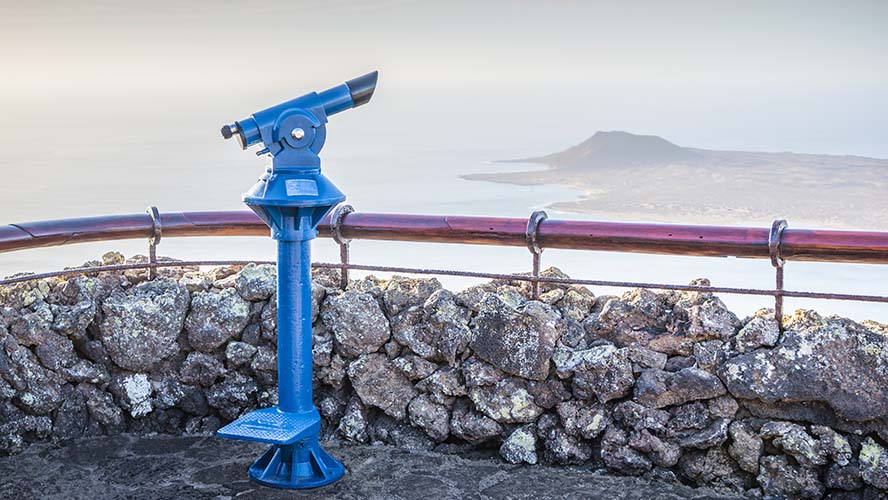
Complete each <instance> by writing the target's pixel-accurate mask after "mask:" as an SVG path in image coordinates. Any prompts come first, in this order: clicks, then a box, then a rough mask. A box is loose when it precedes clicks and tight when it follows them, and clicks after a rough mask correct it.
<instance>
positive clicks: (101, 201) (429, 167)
mask: <svg viewBox="0 0 888 500" xmlns="http://www.w3.org/2000/svg"><path fill="white" fill-rule="evenodd" d="M194 128H195V127H194V126H193V124H188V123H183V124H181V125H180V126H177V127H173V128H172V129H171V130H172V132H175V131H177V130H178V131H181V132H182V133H181V134H176V133H166V134H159V135H149V134H138V133H126V132H125V133H122V134H119V135H114V136H112V137H110V139H109V137H108V136H106V135H105V134H103V133H102V130H100V129H99V128H98V127H96V128H92V129H91V128H90V127H89V126H82V127H80V128H78V129H77V130H73V131H72V132H71V133H70V134H67V135H66V134H61V133H56V132H59V130H60V128H55V129H52V130H53V133H52V134H51V135H52V136H53V137H55V138H56V143H55V144H53V145H52V147H47V143H46V142H45V141H43V140H42V137H40V136H31V135H27V136H26V135H25V134H21V135H20V136H19V137H17V138H15V139H16V140H15V141H10V142H15V143H16V144H17V147H16V148H7V149H5V150H4V151H3V152H2V153H0V172H3V173H4V178H5V179H7V182H5V183H3V184H2V185H0V197H2V199H3V200H5V201H4V204H3V211H2V214H3V220H4V222H6V223H8V222H22V221H30V220H42V219H53V218H67V217H78V216H89V215H101V214H116V213H133V212H141V211H143V210H144V209H145V207H147V206H149V205H156V206H158V207H159V209H160V210H161V212H164V211H199V210H230V209H239V208H243V205H242V204H241V202H240V194H241V193H242V192H243V191H245V190H246V189H247V188H249V187H250V186H251V185H252V183H253V182H254V180H255V178H256V177H257V176H258V175H259V174H261V173H262V170H263V164H264V159H262V158H255V157H254V156H253V155H252V153H251V152H242V151H240V150H239V149H238V148H237V147H236V145H235V144H233V143H225V142H223V141H222V140H221V139H220V138H218V136H217V135H216V131H215V129H212V130H207V131H201V132H200V133H199V134H196V133H194V132H189V133H186V132H185V130H191V131H193V130H194ZM31 130H32V131H33V129H31ZM0 132H5V133H6V137H7V138H9V137H10V135H14V133H15V130H13V128H12V127H9V126H7V128H6V129H5V130H4V129H2V128H0ZM328 144H330V143H328ZM328 147H329V151H327V150H325V151H324V152H323V154H322V157H323V168H324V171H325V173H326V174H327V175H328V176H329V177H330V178H331V179H332V180H333V181H334V182H335V183H336V184H337V185H338V186H339V187H340V188H341V189H342V190H343V191H344V192H345V193H346V195H347V196H348V201H347V202H348V203H351V204H352V205H354V207H355V208H356V210H357V211H366V212H382V213H386V212H389V213H412V214H449V215H487V216H502V217H527V216H529V215H530V213H531V212H532V211H534V210H539V209H544V208H545V207H546V206H547V205H548V204H550V203H553V202H556V201H566V200H572V199H575V198H576V197H577V196H578V195H579V193H578V192H577V191H575V190H573V189H571V188H568V187H564V186H557V185H552V186H548V185H547V186H514V185H507V184H496V183H488V182H478V181H468V180H464V179H461V178H460V175H462V174H468V173H484V172H491V173H492V172H503V171H508V170H512V169H514V170H516V171H518V170H527V169H529V168H540V167H539V166H533V165H527V164H517V163H510V164H503V163H494V160H498V159H503V158H515V157H521V156H523V155H527V154H528V151H527V150H482V149H471V150H459V149H454V150H444V151H440V150H439V151H434V150H425V151H410V150H395V151H391V150H390V151H379V148H377V151H375V152H374V151H370V152H354V153H343V152H342V149H341V147H340V148H334V147H331V146H328ZM35 150H36V153H39V154H35ZM548 213H549V217H550V218H553V219H556V218H557V219H583V218H584V216H582V215H580V214H572V213H562V212H557V211H553V210H549V211H548ZM611 220H619V216H618V215H616V214H615V216H614V217H613V218H612V219H611ZM762 225H763V226H767V225H768V224H767V222H764V223H763V224H762ZM146 245H147V244H146V242H145V241H133V240H129V241H113V242H98V243H87V244H80V245H71V246H66V247H59V248H45V249H36V250H28V251H20V252H13V253H6V254H0V275H9V274H12V273H16V272H22V271H36V272H39V271H48V270H53V269H60V268H62V267H64V266H72V265H77V264H80V263H82V262H84V261H86V260H90V259H96V258H98V257H99V256H100V255H101V254H102V253H104V252H106V251H110V250H117V251H121V252H123V253H124V254H126V255H128V256H129V255H133V254H136V253H143V254H144V253H145V252H146V248H147V247H146ZM159 254H161V255H165V256H170V257H175V258H180V259H256V260H273V259H274V255H275V246H274V243H273V241H272V240H271V239H270V238H264V237H234V238H178V239H172V238H167V239H164V240H163V241H162V243H161V245H160V246H159ZM351 255H352V261H353V262H355V263H361V264H378V265H394V266H410V267H414V266H415V267H426V268H455V269H464V270H472V271H487V272H500V273H508V272H527V271H529V270H530V267H531V256H530V253H529V252H528V251H527V249H525V248H506V247H486V246H477V245H471V246H468V245H448V244H437V243H402V242H378V241H356V242H353V243H352V249H351ZM314 259H315V260H316V261H336V260H337V259H338V249H337V247H336V245H335V244H333V242H332V241H331V240H329V239H319V240H318V241H317V242H316V244H315V246H314ZM542 263H543V267H544V268H545V267H548V266H556V267H558V268H560V269H561V270H562V271H564V272H566V273H567V274H568V275H570V276H572V277H577V278H588V279H602V280H621V281H645V282H665V283H682V284H683V283H687V282H689V281H691V280H692V279H694V278H698V277H706V278H709V279H710V280H711V281H712V283H713V284H714V285H718V286H740V287H756V288H768V287H772V286H773V283H774V272H773V269H772V268H771V265H770V262H769V261H767V260H758V259H755V260H752V259H734V258H711V257H673V256H657V255H643V254H620V253H611V252H586V251H568V250H546V251H545V252H544V253H543V257H542ZM356 275H358V276H360V275H361V273H356ZM377 275H379V273H377ZM439 279H440V281H441V282H442V283H443V284H444V285H445V286H446V287H448V288H451V289H459V288H463V287H465V286H469V285H471V284H473V283H475V282H477V280H472V279H468V278H455V277H439ZM886 282H888V268H886V267H885V266H867V265H857V264H817V263H796V262H790V263H788V264H787V268H786V288H787V289H792V290H818V291H836V292H847V293H863V294H882V293H885V283H886ZM593 291H594V292H595V293H596V294H598V295H600V294H618V293H622V291H623V290H619V289H610V288H601V287H599V288H593ZM722 299H723V300H724V301H725V302H726V303H727V305H728V306H729V307H730V308H731V309H732V310H733V311H734V312H736V313H737V314H738V315H740V316H743V315H746V314H750V313H752V312H753V311H755V310H756V309H758V308H760V307H772V306H773V300H772V299H771V298H769V297H748V296H735V295H722ZM796 308H812V309H816V310H817V311H819V312H820V313H822V314H839V315H842V316H847V317H851V318H854V319H858V320H862V319H873V320H876V321H880V322H888V305H885V304H866V303H857V302H845V301H824V300H801V299H787V300H786V306H785V309H786V310H787V311H789V312H791V311H793V310H795V309H796Z"/></svg>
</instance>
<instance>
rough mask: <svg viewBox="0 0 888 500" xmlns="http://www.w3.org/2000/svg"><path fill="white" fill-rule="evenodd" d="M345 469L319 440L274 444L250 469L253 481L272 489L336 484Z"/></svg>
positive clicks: (305, 487)
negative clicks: (321, 445)
mask: <svg viewBox="0 0 888 500" xmlns="http://www.w3.org/2000/svg"><path fill="white" fill-rule="evenodd" d="M344 473H345V467H343V465H342V464H341V463H340V462H339V461H338V460H336V459H335V458H333V457H332V456H330V454H329V453H327V452H326V451H324V449H323V448H321V447H320V445H319V444H318V440H317V438H316V437H315V438H314V439H307V440H304V441H300V442H297V443H294V444H284V445H277V444H276V445H273V446H272V447H271V448H269V449H268V451H266V452H265V454H263V455H262V456H261V457H259V459H258V460H256V461H255V462H253V465H251V466H250V479H252V480H253V481H255V482H257V483H259V484H261V485H264V486H271V487H273V488H288V489H307V488H317V487H319V486H324V485H326V484H330V483H332V482H334V481H337V480H338V479H339V478H341V477H342V475H343V474H344Z"/></svg>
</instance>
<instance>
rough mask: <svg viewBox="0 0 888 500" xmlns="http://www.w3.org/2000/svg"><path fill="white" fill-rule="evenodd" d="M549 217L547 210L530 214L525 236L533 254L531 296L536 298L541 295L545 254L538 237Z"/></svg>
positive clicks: (528, 247)
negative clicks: (542, 225) (541, 225)
mask: <svg viewBox="0 0 888 500" xmlns="http://www.w3.org/2000/svg"><path fill="white" fill-rule="evenodd" d="M548 218H549V215H548V214H547V213H546V211H545V210H537V211H536V212H534V213H532V214H530V218H529V219H527V230H526V231H525V233H524V236H525V238H526V240H527V249H528V250H530V253H531V254H532V255H533V274H532V275H533V277H534V278H535V279H534V280H533V281H532V282H531V285H530V286H531V288H530V290H531V297H532V298H533V299H534V300H536V299H538V298H539V297H540V282H539V279H538V278H539V277H540V257H541V256H542V254H543V247H541V246H540V244H539V241H538V237H539V232H540V224H541V223H542V222H543V221H544V220H546V219H548Z"/></svg>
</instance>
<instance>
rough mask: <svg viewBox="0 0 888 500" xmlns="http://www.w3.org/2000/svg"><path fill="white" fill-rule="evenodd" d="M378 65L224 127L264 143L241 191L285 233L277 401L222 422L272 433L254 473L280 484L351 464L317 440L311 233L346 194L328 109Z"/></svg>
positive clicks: (359, 94)
mask: <svg viewBox="0 0 888 500" xmlns="http://www.w3.org/2000/svg"><path fill="white" fill-rule="evenodd" d="M376 78H377V72H375V71H374V72H373V73H369V74H366V75H364V76H361V77H358V78H355V79H354V80H349V81H348V82H346V83H344V84H342V85H339V86H336V87H333V88H331V89H328V90H325V91H323V92H320V93H316V92H312V93H310V94H305V95H304V96H302V97H297V98H296V99H293V100H291V101H287V102H284V103H281V104H278V105H276V106H272V107H270V108H268V109H264V110H262V111H259V112H258V113H254V114H253V115H252V116H251V117H249V118H245V119H243V120H240V121H237V122H235V123H234V124H232V125H226V126H224V127H222V136H223V137H225V138H226V139H229V138H231V137H237V139H238V141H239V142H240V145H241V148H243V149H246V148H248V147H250V146H253V145H256V144H259V143H260V142H261V143H262V144H263V146H264V149H262V150H261V151H259V152H258V153H257V154H259V155H262V154H270V155H271V156H272V157H273V160H272V163H271V166H270V167H268V168H267V169H266V171H265V175H263V176H262V177H261V178H260V179H259V182H257V183H256V185H254V186H253V187H252V188H250V190H249V191H247V192H246V193H245V194H244V196H243V198H244V203H246V204H247V206H249V207H250V208H251V209H252V210H253V211H254V212H256V214H257V215H258V216H259V217H260V218H261V219H262V220H263V221H265V223H266V224H268V226H269V227H270V228H271V237H272V238H274V239H275V240H277V242H278V259H277V265H278V269H277V272H278V282H277V301H278V310H277V344H278V354H277V364H278V406H276V407H273V408H264V409H262V410H257V411H254V412H251V413H248V414H246V415H244V416H242V417H240V418H239V419H237V420H235V421H234V422H232V423H230V424H228V425H226V426H225V427H223V428H221V429H219V431H218V433H217V435H218V436H220V437H224V438H231V439H244V440H247V441H259V442H263V443H270V444H271V445H272V446H271V448H270V449H269V450H268V451H266V452H265V454H263V455H262V456H261V457H259V459H257V460H256V461H255V462H254V463H253V465H251V466H250V477H251V478H252V479H253V480H254V481H256V482H258V483H260V484H264V485H267V486H274V487H277V488H314V487H317V486H323V485H325V484H329V483H332V482H334V481H336V480H337V479H339V478H341V477H342V475H343V473H344V472H345V469H344V468H343V466H342V464H341V463H339V461H338V460H336V459H335V458H333V457H332V456H330V454H328V453H327V452H326V451H324V450H323V449H322V448H321V447H320V445H318V433H319V432H320V428H321V417H320V414H318V411H317V409H315V407H314V403H313V402H312V397H311V396H312V380H311V372H312V369H311V368H312V367H311V313H312V311H311V240H312V239H314V238H315V236H316V235H317V226H318V223H319V222H320V221H321V219H322V218H323V217H324V216H325V215H326V214H327V212H329V211H330V209H332V208H333V207H334V206H335V205H336V204H338V203H340V202H342V201H343V200H345V195H344V194H342V192H341V191H340V190H339V189H338V188H337V187H336V186H334V185H333V183H332V182H330V180H329V179H327V178H326V177H324V176H323V174H321V159H320V158H319V157H318V153H319V152H320V151H321V148H322V147H323V146H324V139H325V138H326V123H327V117H328V116H330V115H333V114H336V113H339V112H340V111H345V110H347V109H351V108H353V107H357V106H360V105H362V104H364V103H366V102H367V101H369V100H370V98H371V97H372V96H373V91H374V90H375V89H376Z"/></svg>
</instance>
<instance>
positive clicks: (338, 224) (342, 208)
mask: <svg viewBox="0 0 888 500" xmlns="http://www.w3.org/2000/svg"><path fill="white" fill-rule="evenodd" d="M354 211H355V208H354V207H353V206H351V205H339V206H338V207H336V209H335V210H333V214H332V215H331V216H330V230H331V232H332V233H333V241H335V242H336V244H337V245H339V262H340V263H341V264H342V267H341V268H340V269H339V288H341V289H343V290H345V289H346V288H348V244H349V243H350V242H351V240H349V239H348V238H346V237H344V236H342V223H343V221H345V216H347V215H348V214H350V213H352V212H354Z"/></svg>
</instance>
